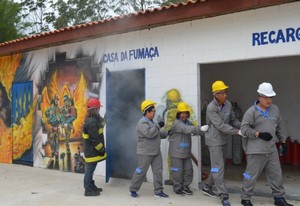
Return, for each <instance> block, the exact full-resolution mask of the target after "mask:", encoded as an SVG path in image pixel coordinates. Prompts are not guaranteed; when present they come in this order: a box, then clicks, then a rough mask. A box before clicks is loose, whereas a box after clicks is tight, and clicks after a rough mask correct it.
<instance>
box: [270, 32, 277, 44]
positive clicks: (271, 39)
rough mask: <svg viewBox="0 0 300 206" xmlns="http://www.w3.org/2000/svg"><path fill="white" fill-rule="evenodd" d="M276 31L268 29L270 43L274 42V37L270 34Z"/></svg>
mask: <svg viewBox="0 0 300 206" xmlns="http://www.w3.org/2000/svg"><path fill="white" fill-rule="evenodd" d="M275 34H276V33H275V31H270V33H269V42H270V43H271V44H274V43H275V41H276V40H275V38H273V37H272V36H274V35H275Z"/></svg>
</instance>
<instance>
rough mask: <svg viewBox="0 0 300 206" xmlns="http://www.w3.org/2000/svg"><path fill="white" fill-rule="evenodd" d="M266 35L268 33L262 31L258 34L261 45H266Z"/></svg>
mask: <svg viewBox="0 0 300 206" xmlns="http://www.w3.org/2000/svg"><path fill="white" fill-rule="evenodd" d="M267 34H268V32H267V31H264V32H261V33H260V36H261V38H260V39H261V44H262V45H265V44H268V41H267Z"/></svg>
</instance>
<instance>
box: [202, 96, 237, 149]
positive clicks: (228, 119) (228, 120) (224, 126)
mask: <svg viewBox="0 0 300 206" xmlns="http://www.w3.org/2000/svg"><path fill="white" fill-rule="evenodd" d="M206 123H207V124H208V126H209V129H208V131H207V132H206V133H205V143H206V145H208V146H220V145H224V144H227V142H228V138H229V136H230V135H234V134H237V133H238V131H239V129H237V128H240V125H241V123H240V121H239V120H238V119H236V118H235V115H234V113H233V110H232V105H231V103H230V102H229V101H226V102H225V104H223V106H222V107H220V106H219V104H218V102H217V100H216V98H214V99H213V101H211V102H210V103H209V105H208V106H207V110H206Z"/></svg>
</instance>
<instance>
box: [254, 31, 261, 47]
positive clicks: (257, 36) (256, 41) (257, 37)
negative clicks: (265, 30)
mask: <svg viewBox="0 0 300 206" xmlns="http://www.w3.org/2000/svg"><path fill="white" fill-rule="evenodd" d="M255 43H257V45H260V41H259V33H252V46H255Z"/></svg>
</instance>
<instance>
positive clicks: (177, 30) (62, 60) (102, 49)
mask: <svg viewBox="0 0 300 206" xmlns="http://www.w3.org/2000/svg"><path fill="white" fill-rule="evenodd" d="M299 18H300V2H295V3H290V4H284V5H280V6H273V7H268V8H263V9H257V10H251V11H246V12H240V13H234V14H229V15H224V16H218V17H214V18H208V19H201V20H195V21H190V22H184V23H178V24H173V25H168V26H163V27H158V28H150V29H148V30H142V31H134V32H129V33H125V34H118V35H112V36H108V37H102V38H98V39H93V40H86V41H83V42H78V43H72V44H67V45H61V46H57V47H50V48H44V49H40V50H36V51H31V52H27V53H24V54H20V56H21V59H19V60H18V59H16V60H14V61H15V62H16V65H17V66H16V68H15V69H16V73H15V74H10V75H13V76H14V81H15V82H25V81H33V84H34V97H35V98H36V101H37V102H38V103H37V105H35V108H34V109H35V111H36V116H35V120H34V121H35V122H42V123H43V124H34V127H33V128H30V129H29V130H32V132H33V135H32V136H33V144H32V147H33V148H34V166H37V167H48V166H49V164H50V163H49V162H50V161H51V157H48V158H47V161H46V160H45V152H46V153H47V151H48V155H49V154H50V153H51V148H50V149H49V143H47V138H49V136H47V134H48V133H49V131H51V130H52V128H51V125H50V126H49V123H48V125H47V120H46V119H47V118H45V111H46V110H47V108H49V107H50V103H51V100H54V99H55V93H59V94H60V96H59V101H60V107H62V106H63V105H62V102H63V100H64V94H68V97H69V98H73V100H74V101H75V108H76V109H77V117H76V119H75V120H74V121H73V122H72V125H73V127H74V130H75V131H76V132H77V133H76V132H74V130H72V133H71V135H70V137H71V138H73V140H74V139H76V140H78V145H79V146H81V145H80V141H79V139H78V138H80V135H79V134H80V131H81V126H82V119H83V118H84V115H85V113H86V109H85V106H86V103H87V98H88V97H92V96H99V98H100V100H101V101H102V102H103V103H104V109H102V110H101V115H102V116H104V115H105V108H106V106H107V105H105V103H106V95H105V91H106V78H105V72H106V69H108V71H110V72H112V71H123V70H132V69H140V68H144V69H145V76H146V82H145V92H146V98H147V99H152V100H153V101H156V102H158V105H160V106H161V108H164V107H168V105H167V101H169V100H168V94H169V95H170V92H174V91H176V90H178V92H180V95H181V100H183V101H186V102H187V103H188V104H189V105H190V106H191V108H192V109H193V111H194V114H193V115H192V120H193V121H194V122H198V123H199V120H200V108H201V99H200V77H199V74H200V72H199V68H200V69H201V65H202V64H211V63H222V62H236V61H241V60H252V59H263V58H268V57H284V56H297V55H299V54H300V46H299V44H300V31H299V30H300V29H299V28H300V25H299V23H298V20H299ZM129 23H130V22H129ZM287 28H291V29H290V30H288V31H289V32H294V34H293V35H292V36H293V37H290V38H289V42H284V40H285V41H287V39H286V35H285V32H286V31H287V30H286V29H287ZM281 30H282V32H283V33H282V35H281V33H280V32H281ZM261 32H267V33H261ZM269 34H271V39H270V40H268V39H264V38H263V39H260V41H261V42H260V43H261V44H264V45H257V44H258V41H255V45H253V35H254V37H255V38H256V39H258V37H257V36H258V35H261V36H263V37H264V36H266V37H268V35H269ZM278 34H279V37H278ZM274 38H278V43H272V44H271V43H270V41H271V42H273V41H274ZM283 39H284V40H283ZM293 40H294V41H293ZM146 50H148V54H146V53H147V52H146ZM134 51H135V52H137V51H139V52H141V53H142V55H139V56H137V57H136V58H135V57H134ZM143 51H144V52H143ZM63 54H65V56H64V55H63ZM132 54H133V55H132ZM13 57H15V56H13ZM126 57H127V58H126ZM8 58H10V57H1V58H0V63H1V62H2V63H3V62H5V61H10V60H7V59H8ZM225 69H226V68H225ZM55 71H56V72H57V73H55ZM59 71H61V72H59ZM1 72H2V76H7V75H8V74H7V73H5V70H3V69H2V70H1ZM216 72H218V70H216ZM294 72H296V73H297V75H299V74H298V71H294ZM55 75H57V76H55ZM211 75H213V74H211ZM227 75H232V76H234V73H233V74H227ZM239 78H240V77H239V76H236V77H235V78H233V79H235V80H236V81H237V82H238V81H239ZM252 78H255V77H252ZM211 79H214V78H213V77H212V78H211ZM1 81H2V84H3V82H4V78H2V79H1ZM97 83H98V84H97ZM211 83H212V82H207V84H209V85H210V84H211ZM9 84H12V81H11V82H10V83H9ZM64 85H65V86H64ZM4 86H5V85H4ZM9 86H11V85H9ZM274 86H275V88H276V87H280V86H281V85H279V84H278V85H277V83H276V85H274ZM9 88H10V87H6V91H7V92H8V96H9V94H10V91H9ZM207 88H208V89H207V90H209V86H207ZM46 90H48V93H47V94H46V93H45V91H46ZM168 92H169V93H168ZM253 92H255V91H253ZM47 98H48V99H47ZM207 98H208V99H209V98H211V97H209V94H208V95H207ZM174 104H176V101H175V102H174ZM297 118H298V117H295V119H292V120H291V121H296V119H297ZM132 124H135V122H134V123H132ZM3 128H4V127H3ZM5 129H6V128H5ZM5 129H3V130H5ZM8 130H9V129H8ZM2 141H3V137H2ZM75 142H76V141H75ZM47 144H48V146H47ZM167 144H168V143H167V141H166V140H163V141H162V153H163V156H164V178H165V179H167V178H168V169H167V166H166V165H167V162H166V161H167V160H166V159H167V158H166V157H167ZM193 144H194V146H193V153H194V154H195V156H196V157H197V158H198V159H199V160H200V158H201V155H200V154H199V145H200V141H199V137H194V138H193ZM45 145H46V146H47V149H45ZM78 145H76V146H75V147H73V148H71V151H72V153H71V154H74V153H76V152H77V146H78ZM29 146H30V145H29ZM1 147H2V148H3V147H4V146H3V144H1ZM7 147H9V145H8V146H7ZM61 149H62V150H63V151H65V150H66V148H65V146H64V145H61ZM2 151H5V150H2ZM4 153H5V152H4ZM0 154H1V153H0ZM66 154H67V152H66ZM3 155H4V154H3ZM59 158H61V159H62V158H63V157H61V156H60V157H59ZM49 159H50V160H49ZM52 159H53V158H52ZM60 164H61V163H60ZM68 164H69V163H68ZM71 164H72V165H71V170H73V169H72V168H73V166H74V165H73V164H74V162H72V163H71ZM69 166H70V165H69ZM61 167H62V165H60V167H59V168H60V169H62V168H61ZM65 167H66V168H68V165H65ZM194 171H195V177H194V181H193V182H194V186H195V185H196V183H197V182H199V181H200V178H201V177H200V176H201V175H198V168H197V167H196V166H195V167H194ZM97 173H98V174H101V175H104V174H105V165H104V162H102V163H101V164H99V166H98V168H97ZM151 176H152V175H151V172H150V173H149V174H148V175H147V178H148V180H150V181H151V178H152V177H151Z"/></svg>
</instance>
